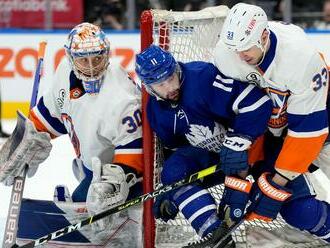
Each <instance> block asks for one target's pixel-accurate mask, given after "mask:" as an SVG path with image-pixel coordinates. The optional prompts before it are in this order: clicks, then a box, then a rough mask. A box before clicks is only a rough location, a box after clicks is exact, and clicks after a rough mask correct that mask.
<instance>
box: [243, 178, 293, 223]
mask: <svg viewBox="0 0 330 248" xmlns="http://www.w3.org/2000/svg"><path fill="white" fill-rule="evenodd" d="M291 195H292V193H291V192H290V190H289V189H288V188H286V187H283V186H280V185H278V184H276V183H275V182H274V181H273V180H272V179H271V174H270V173H263V174H262V175H261V176H260V177H259V178H258V181H257V183H255V184H254V185H253V188H252V191H251V197H250V200H251V205H250V206H249V208H248V212H250V213H249V214H248V216H247V218H246V219H247V220H254V219H260V220H264V221H272V220H274V219H275V218H276V217H277V214H278V213H279V212H280V210H281V207H282V205H283V203H284V202H285V201H286V200H287V199H288V198H289V197H291Z"/></svg>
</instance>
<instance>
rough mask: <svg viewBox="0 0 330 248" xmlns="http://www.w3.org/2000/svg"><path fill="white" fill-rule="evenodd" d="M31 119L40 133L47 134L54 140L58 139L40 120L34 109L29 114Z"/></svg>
mask: <svg viewBox="0 0 330 248" xmlns="http://www.w3.org/2000/svg"><path fill="white" fill-rule="evenodd" d="M29 119H30V120H31V121H32V122H33V124H34V126H35V127H36V129H37V131H39V132H46V133H49V134H50V137H51V138H52V139H54V138H56V136H55V135H54V134H52V133H51V132H50V131H49V130H48V129H47V127H46V126H45V125H44V124H43V123H42V122H41V121H40V120H39V118H38V117H37V115H36V114H35V113H34V111H33V109H31V111H30V113H29Z"/></svg>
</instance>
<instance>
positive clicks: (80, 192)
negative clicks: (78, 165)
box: [72, 166, 93, 202]
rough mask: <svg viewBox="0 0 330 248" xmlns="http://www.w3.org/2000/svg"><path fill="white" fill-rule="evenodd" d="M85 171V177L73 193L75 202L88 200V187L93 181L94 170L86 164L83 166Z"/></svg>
mask: <svg viewBox="0 0 330 248" xmlns="http://www.w3.org/2000/svg"><path fill="white" fill-rule="evenodd" d="M83 171H84V174H85V177H84V179H83V180H82V181H81V182H80V183H79V185H78V186H77V188H76V189H75V190H74V191H73V193H72V201H74V202H86V198H87V193H88V189H89V186H90V184H91V182H92V178H93V172H92V171H91V170H89V169H87V168H86V167H85V166H83Z"/></svg>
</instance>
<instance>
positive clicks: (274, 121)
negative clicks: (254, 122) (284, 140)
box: [267, 88, 290, 136]
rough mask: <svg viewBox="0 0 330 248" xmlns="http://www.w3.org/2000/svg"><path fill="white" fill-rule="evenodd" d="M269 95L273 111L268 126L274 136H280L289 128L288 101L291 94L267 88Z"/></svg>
mask: <svg viewBox="0 0 330 248" xmlns="http://www.w3.org/2000/svg"><path fill="white" fill-rule="evenodd" d="M267 93H268V96H269V97H270V99H271V100H272V102H273V110H272V115H271V118H270V119H269V121H268V126H269V128H270V130H271V132H272V133H273V134H274V135H277V136H278V135H280V134H281V132H282V130H283V129H284V128H285V127H286V126H287V123H288V116H287V112H286V111H287V101H288V97H289V95H290V94H289V93H288V92H285V91H279V90H276V89H272V88H267Z"/></svg>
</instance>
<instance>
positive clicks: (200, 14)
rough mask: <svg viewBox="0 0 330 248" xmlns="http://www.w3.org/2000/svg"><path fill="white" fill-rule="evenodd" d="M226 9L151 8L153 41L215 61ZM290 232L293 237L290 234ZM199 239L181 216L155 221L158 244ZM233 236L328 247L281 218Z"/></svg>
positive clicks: (251, 241) (181, 55) (243, 242)
mask: <svg viewBox="0 0 330 248" xmlns="http://www.w3.org/2000/svg"><path fill="white" fill-rule="evenodd" d="M227 11H228V8H227V7H226V6H218V7H211V8H206V9H204V10H201V11H197V12H173V11H166V10H152V11H151V13H152V18H153V31H152V36H153V42H154V44H156V45H159V46H161V47H162V48H165V49H167V50H169V51H170V52H171V53H172V54H173V55H174V57H175V58H176V59H177V60H178V61H181V62H188V61H193V60H202V61H212V53H213V50H214V48H215V45H216V43H217V41H218V40H219V37H220V31H221V27H222V24H223V21H224V18H225V16H226V13H227ZM142 38H143V37H142ZM154 143H155V154H154V160H155V163H154V188H157V187H158V186H159V173H160V172H161V168H162V163H163V153H162V147H161V144H160V143H159V142H158V140H157V138H156V139H155V142H154ZM210 191H211V193H212V195H213V196H214V197H215V199H216V200H217V202H219V200H220V197H221V195H222V191H223V186H217V187H214V188H212V189H210ZM288 233H289V234H290V235H289V236H290V237H292V238H291V239H290V238H289V237H287V236H288V235H287V234H288ZM247 234H248V235H247ZM296 237H298V238H296ZM196 238H198V237H197V235H196V233H195V232H194V231H193V229H192V228H191V227H190V225H189V223H188V222H187V221H186V220H185V219H184V218H183V217H182V215H180V216H179V217H178V218H177V219H176V220H174V221H169V222H168V223H163V222H161V221H158V220H157V221H156V247H164V248H165V247H166V248H170V247H181V246H182V245H184V244H187V243H188V242H189V241H192V240H195V239H196ZM234 239H235V241H236V242H237V247H267V248H271V247H277V248H279V247H292V248H293V247H321V246H322V247H326V245H324V243H323V242H322V241H319V240H317V239H316V238H313V237H312V236H310V235H307V234H302V232H300V231H296V230H294V229H292V228H290V227H288V226H287V225H286V224H285V222H284V221H283V220H282V219H280V218H278V219H277V220H275V221H273V222H272V223H265V222H261V221H254V222H245V223H244V224H243V225H242V226H241V227H240V228H239V229H238V230H237V231H236V232H235V234H234ZM269 240H271V242H270V241H269Z"/></svg>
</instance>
